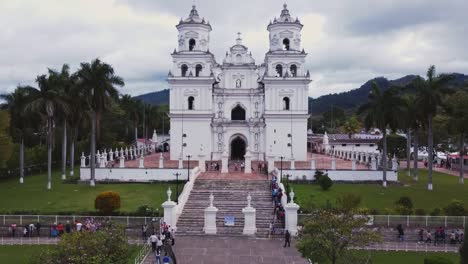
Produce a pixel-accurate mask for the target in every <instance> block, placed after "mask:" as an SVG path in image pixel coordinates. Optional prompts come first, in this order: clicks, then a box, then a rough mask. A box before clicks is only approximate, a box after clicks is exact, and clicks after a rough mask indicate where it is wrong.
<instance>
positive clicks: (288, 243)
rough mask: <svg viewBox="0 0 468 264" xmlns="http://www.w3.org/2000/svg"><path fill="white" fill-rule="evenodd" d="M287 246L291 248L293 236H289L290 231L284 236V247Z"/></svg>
mask: <svg viewBox="0 0 468 264" xmlns="http://www.w3.org/2000/svg"><path fill="white" fill-rule="evenodd" d="M286 246H288V247H291V234H289V231H288V230H286V233H285V234H284V247H286Z"/></svg>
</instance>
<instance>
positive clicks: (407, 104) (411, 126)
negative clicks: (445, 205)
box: [399, 86, 422, 181]
mask: <svg viewBox="0 0 468 264" xmlns="http://www.w3.org/2000/svg"><path fill="white" fill-rule="evenodd" d="M409 88H410V86H407V87H405V89H409ZM415 100H416V97H415V96H414V94H411V93H407V94H405V95H403V97H402V105H401V109H400V110H401V112H400V113H401V114H400V118H399V120H400V122H401V123H400V126H401V128H403V129H405V130H406V138H407V140H406V148H407V151H406V152H407V153H406V168H407V175H408V176H410V174H411V170H410V163H411V160H410V158H411V156H410V155H411V131H412V132H413V158H414V164H413V165H414V166H413V179H414V181H418V148H419V142H418V141H419V140H418V133H419V128H420V120H422V118H421V111H420V110H419V109H418V107H417V106H416V105H415V104H414V101H415Z"/></svg>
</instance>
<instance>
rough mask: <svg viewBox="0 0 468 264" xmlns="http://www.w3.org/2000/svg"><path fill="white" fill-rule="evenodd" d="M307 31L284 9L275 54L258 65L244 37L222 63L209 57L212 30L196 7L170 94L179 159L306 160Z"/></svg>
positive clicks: (183, 25) (176, 58) (182, 25)
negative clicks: (303, 40)
mask: <svg viewBox="0 0 468 264" xmlns="http://www.w3.org/2000/svg"><path fill="white" fill-rule="evenodd" d="M302 27H303V25H302V24H301V22H300V21H299V19H297V18H293V17H292V16H291V15H290V13H289V10H288V9H287V6H286V5H284V7H283V10H282V11H281V15H280V17H279V18H275V19H274V20H273V21H271V22H270V23H269V24H268V26H267V30H268V31H269V43H270V45H269V46H270V47H269V50H268V52H267V53H266V54H265V59H264V62H263V63H261V64H256V63H255V60H254V59H253V57H252V54H251V53H250V52H249V50H248V48H247V47H246V46H244V45H243V44H242V39H241V36H240V33H238V37H237V39H236V42H235V44H234V45H233V46H232V47H230V49H229V52H226V55H225V57H224V59H223V61H222V63H218V62H217V61H216V60H215V57H214V55H213V54H212V53H211V52H210V50H209V45H210V32H211V30H212V27H211V25H210V23H209V22H208V21H205V19H204V18H201V17H200V16H199V14H198V11H197V10H196V8H195V6H193V8H192V10H191V11H190V15H189V17H188V18H187V19H184V20H182V19H181V20H180V22H179V24H178V25H177V26H176V28H177V30H178V33H179V34H178V48H177V49H175V50H174V52H173V53H172V61H173V66H172V69H171V70H170V72H169V75H168V79H167V80H168V82H169V87H170V112H169V116H170V119H171V131H170V140H171V150H170V152H171V153H170V157H171V159H172V160H177V159H184V160H186V159H188V158H191V159H197V157H198V155H200V154H202V155H204V156H205V159H207V160H220V159H221V158H222V157H226V156H228V157H229V159H231V160H241V159H243V157H244V155H245V153H246V152H249V153H250V154H251V155H252V159H253V160H266V159H267V157H268V156H270V157H271V156H274V157H275V159H277V160H278V159H280V157H283V158H284V159H285V160H290V159H294V160H306V159H307V119H308V117H309V115H308V89H309V83H310V82H311V80H310V75H309V72H308V71H306V70H305V68H304V65H305V58H306V56H307V54H306V53H305V52H304V50H303V49H302V46H301V30H302Z"/></svg>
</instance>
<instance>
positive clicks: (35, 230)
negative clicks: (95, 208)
mask: <svg viewBox="0 0 468 264" xmlns="http://www.w3.org/2000/svg"><path fill="white" fill-rule="evenodd" d="M42 227H43V226H42V224H41V223H40V222H36V223H30V224H26V225H24V227H23V228H22V230H21V229H20V230H18V229H19V228H20V227H18V225H17V224H15V223H13V224H11V225H10V226H9V227H8V233H9V234H10V236H11V237H16V236H18V234H19V232H21V235H22V236H23V237H34V236H37V237H40V236H41V228H42ZM46 227H48V230H49V234H48V235H49V236H50V237H54V238H55V237H60V236H61V235H63V234H64V233H71V232H74V231H77V232H80V231H82V230H85V231H90V232H94V231H96V230H98V229H100V227H101V223H100V222H99V221H96V220H95V219H94V218H86V219H84V221H83V222H81V221H80V220H78V219H76V220H75V221H74V222H73V223H71V222H70V220H67V221H66V222H65V223H62V222H58V223H57V222H54V223H53V224H51V225H50V226H46ZM18 231H19V232H18Z"/></svg>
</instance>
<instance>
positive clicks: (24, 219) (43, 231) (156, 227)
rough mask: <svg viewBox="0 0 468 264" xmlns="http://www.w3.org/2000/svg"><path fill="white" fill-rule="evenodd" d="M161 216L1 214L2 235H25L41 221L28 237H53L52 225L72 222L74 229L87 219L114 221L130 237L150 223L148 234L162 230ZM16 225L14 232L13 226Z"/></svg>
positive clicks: (0, 227)
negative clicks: (123, 228) (26, 230)
mask: <svg viewBox="0 0 468 264" xmlns="http://www.w3.org/2000/svg"><path fill="white" fill-rule="evenodd" d="M160 219H161V218H160V217H144V216H143V217H139V216H84V215H0V237H18V238H19V237H23V236H24V233H23V230H24V228H28V227H29V225H30V224H34V225H36V224H37V223H40V229H39V230H37V229H35V230H34V232H33V233H28V234H27V237H52V226H53V225H54V224H55V225H58V224H59V223H62V224H63V225H65V224H66V223H70V224H71V225H72V229H73V230H74V223H75V221H76V220H78V221H81V222H82V223H83V228H84V227H85V226H84V222H85V221H86V220H92V221H93V222H100V223H104V222H106V221H112V222H114V223H117V224H121V225H122V226H124V227H125V234H126V235H127V236H128V237H133V238H134V237H139V238H140V237H142V226H143V225H144V224H146V225H148V234H149V233H151V231H152V232H155V233H159V232H160ZM13 224H15V225H16V231H15V233H14V234H13V232H12V230H11V227H12V225H13Z"/></svg>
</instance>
